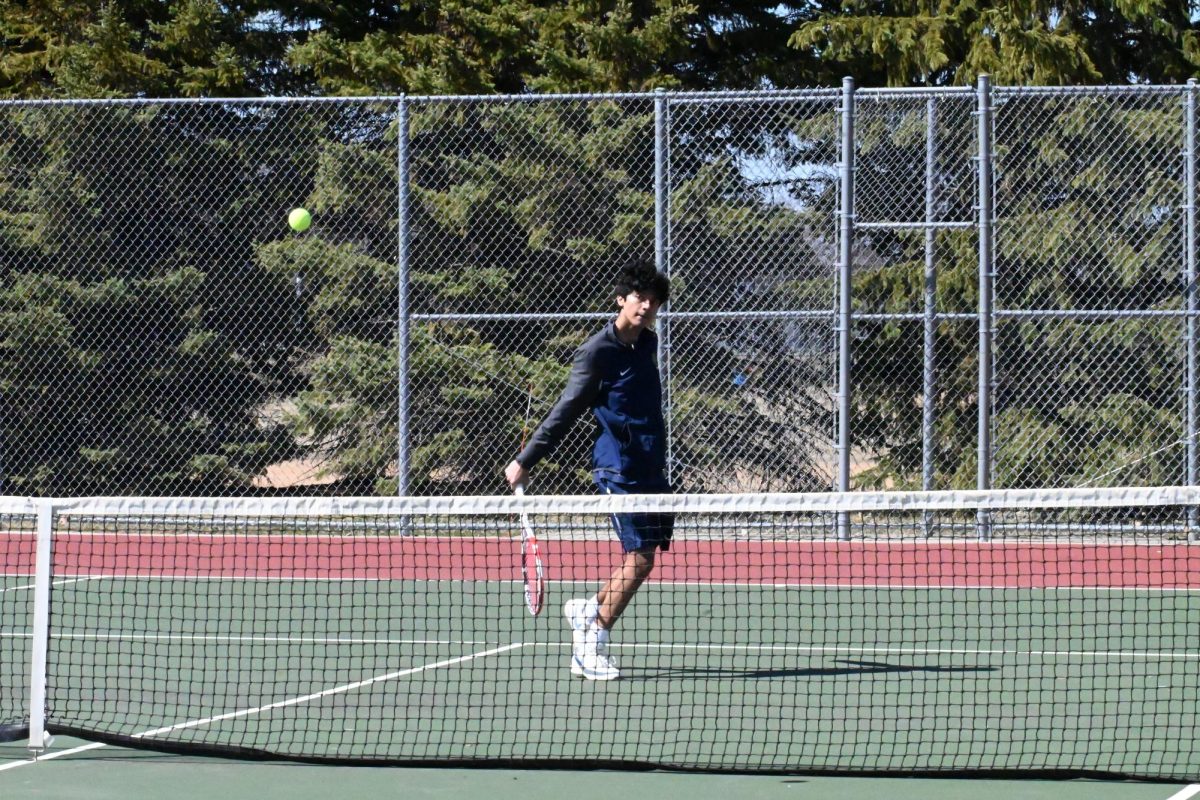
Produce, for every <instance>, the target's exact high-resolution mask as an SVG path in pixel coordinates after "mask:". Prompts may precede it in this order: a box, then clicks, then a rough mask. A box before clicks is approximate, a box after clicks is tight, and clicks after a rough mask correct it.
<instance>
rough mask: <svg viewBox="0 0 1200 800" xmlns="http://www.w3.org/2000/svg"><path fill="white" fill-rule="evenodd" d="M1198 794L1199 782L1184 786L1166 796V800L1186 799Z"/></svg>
mask: <svg viewBox="0 0 1200 800" xmlns="http://www.w3.org/2000/svg"><path fill="white" fill-rule="evenodd" d="M1197 794H1200V783H1193V784H1192V785H1191V786H1185V787H1183V788H1182V789H1180V790H1179V791H1178V792H1176V793H1175V794H1173V795H1171V796H1170V797H1168V798H1167V800H1187V798H1189V797H1194V796H1195V795H1197Z"/></svg>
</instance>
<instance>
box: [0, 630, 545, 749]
mask: <svg viewBox="0 0 1200 800" xmlns="http://www.w3.org/2000/svg"><path fill="white" fill-rule="evenodd" d="M524 646H525V644H524V643H523V642H513V643H512V644H507V645H504V646H503V647H493V648H492V649H490V650H481V651H480V652H478V653H470V654H469V655H465V656H459V657H457V658H448V659H446V660H444V661H435V662H434V663H432V664H423V665H421V666H419V667H411V668H409V669H402V670H399V671H397V672H389V673H387V674H386V675H376V676H375V677H374V678H367V679H366V680H363V681H355V682H354V683H347V684H345V685H344V686H336V687H334V688H332V689H325V690H324V691H320V692H313V693H312V694H306V695H304V696H303V697H292V698H289V699H287V700H280V701H279V702H276V703H269V704H267V705H265V706H259V707H258V708H246V709H242V710H240V711H231V712H229V713H228V714H218V715H216V716H213V717H205V718H203V719H193V720H189V721H187V722H180V723H177V724H175V725H167V726H166V727H163V728H155V729H154V730H149V731H142V732H141V733H135V734H133V736H131V737H130V738H132V739H148V738H151V737H154V736H160V735H162V734H164V733H171V732H172V731H181V730H185V729H187V728H198V727H200V726H201V725H209V724H211V723H213V722H221V721H222V720H227V719H236V718H238V717H248V716H251V715H253V714H261V713H262V712H264V711H271V710H274V709H276V708H285V707H287V706H295V705H300V704H301V703H307V702H309V701H311V700H319V699H321V698H322V697H329V696H331V695H335V694H345V693H346V692H351V691H354V690H355V689H361V688H363V687H364V686H371V685H372V684H376V683H382V682H384V681H390V680H395V679H396V678H403V677H406V676H408V675H416V674H417V673H419V672H425V671H426V670H431V669H440V668H441V667H450V666H453V665H455V664H461V663H463V662H465V661H472V660H474V659H476V658H485V657H487V656H494V655H497V654H499V653H506V652H508V651H509V650H516V649H517V648H520V647H524ZM98 747H104V743H103V742H93V743H92V744H87V745H83V746H82V747H74V748H71V749H70V750H60V751H59V752H57V753H49V754H47V755H43V756H40V757H38V758H37V759H36V760H35V759H30V760H27V761H16V762H13V763H11V764H4V765H0V770H6V769H15V768H16V767H24V766H28V765H29V764H36V763H37V762H38V761H49V760H50V759H52V758H61V757H63V756H68V755H73V754H75V753H82V752H83V751H85V750H95V749H96V748H98Z"/></svg>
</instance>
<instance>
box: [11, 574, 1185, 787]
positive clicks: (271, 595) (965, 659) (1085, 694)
mask: <svg viewBox="0 0 1200 800" xmlns="http://www.w3.org/2000/svg"><path fill="white" fill-rule="evenodd" d="M20 585H24V584H21V583H20V582H19V581H18V580H17V579H14V578H12V577H10V578H8V579H6V583H5V587H6V588H8V589H13V588H14V587H15V586H20ZM570 588H571V589H574V587H570ZM567 589H568V587H566V586H563V585H561V584H559V585H554V586H553V587H552V593H551V597H550V607H549V610H548V611H547V612H546V613H545V614H544V615H543V616H542V617H541V618H538V619H533V618H531V617H529V616H528V615H527V614H524V613H523V611H522V606H521V601H520V597H519V591H518V587H517V586H515V585H513V584H511V583H503V582H482V581H437V582H430V581H379V580H376V581H356V580H329V581H321V580H305V581H296V580H288V579H278V580H217V579H200V580H188V579H170V580H163V579H129V578H103V577H101V578H94V579H84V580H79V579H74V580H70V581H63V582H62V583H61V585H58V586H56V587H55V588H54V598H55V606H54V607H55V618H54V619H53V620H52V629H53V630H54V631H55V633H54V634H53V637H52V640H51V643H50V651H51V657H50V663H51V665H52V667H51V673H50V676H49V682H48V683H49V687H48V693H49V697H50V707H51V709H52V713H51V716H50V718H49V724H50V726H51V727H52V728H53V729H57V730H59V731H80V732H82V731H102V732H103V734H104V735H105V736H109V737H118V738H122V737H130V738H132V739H139V738H141V739H154V740H155V741H156V742H159V743H164V742H165V743H171V744H174V745H182V744H189V743H192V744H198V745H201V746H204V747H210V748H212V747H216V748H221V747H228V748H231V749H234V750H237V749H243V748H251V749H256V750H262V751H266V752H273V753H279V754H284V755H289V756H298V757H306V756H309V757H318V758H337V757H339V756H344V757H355V758H362V757H366V758H369V759H379V760H385V761H390V760H400V759H415V760H417V761H425V760H428V761H433V760H439V761H440V760H445V759H450V760H456V759H466V760H474V759H493V760H495V759H498V760H500V761H506V760H526V759H546V760H550V761H554V760H564V757H563V754H570V756H571V758H574V759H576V760H579V761H583V760H587V761H590V762H592V763H594V764H605V763H613V764H616V763H624V762H638V763H642V764H646V763H649V764H657V765H662V766H695V765H704V766H707V767H712V768H726V769H738V768H751V767H753V768H758V769H761V768H764V767H765V768H768V769H781V770H786V769H794V768H797V767H799V768H801V769H817V770H821V769H830V770H832V769H837V770H906V771H939V770H963V769H982V770H988V769H1005V770H1009V769H1022V770H1039V769H1043V770H1044V769H1056V768H1059V765H1061V764H1063V763H1069V764H1071V765H1072V766H1071V768H1072V769H1073V770H1075V771H1080V772H1104V773H1110V772H1113V773H1115V772H1124V773H1133V774H1138V773H1149V772H1152V773H1155V774H1178V775H1180V776H1186V775H1188V774H1192V773H1194V771H1195V765H1196V764H1197V763H1200V753H1198V752H1197V750H1198V749H1200V745H1197V743H1196V742H1195V741H1194V738H1193V737H1192V736H1191V735H1190V733H1188V732H1190V731H1193V730H1194V729H1195V725H1196V708H1197V699H1198V697H1197V695H1198V694H1200V693H1198V691H1197V688H1198V687H1200V677H1198V673H1200V670H1198V667H1200V652H1194V651H1187V650H1181V649H1179V648H1178V646H1177V645H1178V643H1180V642H1192V641H1195V631H1196V630H1197V629H1198V628H1197V625H1200V603H1197V598H1196V596H1195V594H1194V593H1191V592H1187V591H1163V590H1151V591H1147V590H1132V589H1122V590H1115V589H1098V588H1081V589H1071V590H1056V589H1028V588H927V589H916V588H912V589H887V588H880V587H824V588H804V587H787V586H750V585H737V586H727V585H703V584H702V585H695V584H688V585H678V584H677V585H670V584H668V585H664V584H650V585H647V586H646V587H645V588H644V589H643V591H642V593H640V594H639V596H638V598H637V600H636V601H635V603H634V605H633V606H632V607H631V610H630V612H629V613H628V614H627V615H626V617H625V619H624V620H623V621H622V623H621V626H620V628H619V630H618V632H617V635H616V636H615V637H614V641H615V642H616V644H615V646H614V652H615V653H616V655H617V657H618V659H619V661H620V663H621V665H622V669H623V678H622V680H620V681H617V682H612V683H607V684H604V683H589V682H583V681H580V680H579V679H574V678H572V677H571V675H570V674H569V672H568V669H567V667H568V656H569V651H570V647H569V634H568V631H567V629H566V626H565V624H564V623H563V621H562V620H561V618H560V617H559V616H558V615H557V608H558V606H559V605H560V603H561V600H562V599H564V598H565V597H567V596H569V592H568V591H567ZM20 593H21V590H19V589H18V590H16V591H10V592H6V593H5V595H4V596H5V597H6V598H7V597H10V596H12V595H18V596H19V595H20ZM298 597H303V598H305V603H304V605H303V606H301V605H297V604H295V603H294V602H293V600H294V599H295V598H298ZM14 605H15V604H13V603H11V602H7V601H6V604H5V606H4V609H5V617H6V618H5V619H4V620H3V631H4V636H5V637H6V638H7V639H10V640H15V641H17V642H18V643H19V642H21V641H23V640H24V637H25V636H26V635H27V634H26V632H25V631H24V629H23V628H22V627H21V626H20V625H19V624H16V623H17V621H16V620H15V619H14V618H13V613H12V611H11V610H10V609H12V608H13V607H14ZM451 629H452V630H454V631H455V636H454V637H453V638H448V637H446V635H445V631H446V630H451ZM6 646H8V647H10V648H11V647H12V643H11V642H10V643H9V644H8V645H6ZM24 671H25V664H24V663H14V662H6V663H5V664H4V674H3V676H2V678H3V681H4V685H5V686H14V685H23V684H24V677H23V675H24ZM948 723H951V724H948Z"/></svg>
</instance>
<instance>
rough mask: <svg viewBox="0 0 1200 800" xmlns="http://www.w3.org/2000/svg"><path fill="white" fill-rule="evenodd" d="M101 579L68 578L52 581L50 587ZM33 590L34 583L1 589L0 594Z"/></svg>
mask: <svg viewBox="0 0 1200 800" xmlns="http://www.w3.org/2000/svg"><path fill="white" fill-rule="evenodd" d="M100 578H101V576H98V575H88V576H86V577H82V578H67V579H65V580H60V581H51V582H50V585H51V586H66V585H67V584H68V583H83V582H84V581H95V580H100ZM33 588H35V584H32V583H31V584H28V585H26V586H9V587H8V588H7V589H0V594H4V593H5V592H17V591H21V590H23V589H26V590H27V589H33Z"/></svg>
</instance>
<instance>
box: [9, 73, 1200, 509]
mask: <svg viewBox="0 0 1200 800" xmlns="http://www.w3.org/2000/svg"><path fill="white" fill-rule="evenodd" d="M1194 91H1195V89H1194V88H1188V87H1144V88H1138V89H1129V88H1127V87H1126V88H1110V89H1092V90H1088V91H1078V92H1071V91H1063V90H1052V89H1005V88H997V89H995V90H994V92H993V93H992V94H991V106H990V107H989V108H986V109H985V108H982V107H981V101H980V99H979V95H977V93H976V92H974V91H972V90H970V89H965V90H950V91H945V90H942V91H926V92H919V91H911V90H906V91H887V90H862V91H858V92H856V93H854V95H853V104H852V106H851V109H850V113H851V114H852V116H853V122H854V134H855V136H854V141H853V142H850V143H847V142H844V141H842V140H841V131H842V121H843V111H842V102H843V97H842V93H841V92H839V91H826V90H817V91H805V92H773V93H772V92H763V93H746V94H712V95H705V94H671V93H658V94H656V95H607V96H580V97H554V98H486V99H485V98H371V99H340V100H322V101H318V100H295V101H286V102H285V101H267V100H257V101H255V100H248V101H219V102H216V101H195V102H192V101H188V102H176V101H145V102H87V101H77V102H55V103H38V102H11V103H4V104H0V406H2V407H0V436H2V439H0V491H3V492H4V493H9V494H28V495H57V494H61V495H68V494H141V495H144V494H245V493H252V492H263V493H271V492H286V493H294V492H296V491H307V492H321V493H326V492H329V493H343V494H344V493H368V494H371V493H383V494H389V493H394V492H396V491H404V492H408V493H412V494H485V493H492V492H496V491H501V490H502V489H503V480H502V477H501V471H502V469H503V467H504V464H505V463H506V462H507V461H508V460H509V459H511V457H512V456H513V454H515V452H516V451H517V449H518V448H519V446H520V441H521V438H522V435H523V433H525V432H527V430H528V429H529V428H530V427H531V426H534V425H536V424H537V422H538V421H539V420H540V419H541V418H542V417H543V416H544V415H545V414H546V413H547V412H548V410H549V408H550V407H551V406H552V405H553V403H554V401H555V400H556V398H557V395H558V392H559V391H560V390H561V388H562V386H563V385H564V383H565V380H566V375H567V372H568V369H569V365H570V361H571V353H572V351H573V350H574V348H575V347H576V346H578V345H579V344H580V343H581V342H582V341H583V340H584V339H586V338H587V336H589V335H590V334H591V333H592V332H594V331H595V330H596V329H598V328H599V327H600V326H601V325H602V324H603V323H604V321H605V320H606V319H607V318H608V317H609V316H610V315H611V314H612V313H613V310H614V308H615V304H614V303H613V299H612V297H611V295H612V294H613V292H612V288H611V282H612V279H613V277H614V275H615V271H616V269H617V267H618V266H619V264H620V263H621V262H622V261H624V260H626V259H627V258H629V257H631V256H636V257H644V258H651V259H655V260H656V261H657V263H658V264H659V265H660V267H661V268H663V269H664V270H666V271H667V272H668V273H669V274H670V275H671V279H672V284H673V296H672V300H671V303H670V305H669V307H668V308H667V310H666V311H665V312H664V313H663V314H662V315H661V317H660V321H659V333H660V339H661V342H662V349H661V351H660V369H661V370H662V373H663V377H664V386H665V388H666V394H665V397H666V403H667V420H668V426H669V439H670V454H669V457H670V469H671V472H672V475H671V477H672V479H673V481H674V483H675V484H676V485H677V486H678V487H680V488H681V489H683V490H685V491H690V492H714V491H715V492H726V491H799V490H819V489H826V488H829V487H830V486H831V485H834V483H835V481H836V476H837V474H838V470H839V453H840V452H841V450H840V444H841V442H839V439H838V431H839V415H841V414H848V415H849V419H850V422H851V424H850V427H849V430H850V439H849V442H848V443H847V444H848V452H849V453H850V456H849V458H850V461H851V464H850V472H851V475H852V481H851V485H852V486H853V487H855V488H867V487H876V488H889V487H897V488H899V487H912V488H920V487H923V488H931V489H942V488H971V487H974V486H976V484H977V482H978V480H979V479H978V472H977V465H978V463H979V461H978V460H979V458H980V457H981V456H982V457H983V458H986V459H988V463H989V464H990V465H991V467H992V470H991V479H992V483H993V485H994V486H996V487H998V488H1006V487H1032V486H1042V485H1132V484H1174V483H1184V482H1188V481H1190V480H1193V479H1194V477H1195V472H1196V470H1195V462H1196V453H1195V447H1194V438H1195V419H1194V417H1195V414H1194V411H1193V409H1194V408H1195V395H1196V387H1195V385H1194V383H1195V357H1196V356H1195V354H1196V342H1195V341H1194V337H1195V326H1194V324H1192V325H1189V323H1188V320H1189V313H1192V314H1193V315H1194V305H1195V299H1194V297H1189V292H1191V291H1193V286H1192V284H1191V282H1190V281H1189V276H1193V277H1194V263H1195V262H1194V258H1195V250H1196V248H1195V241H1194V239H1195V226H1194V214H1195V209H1194V208H1193V205H1194V201H1189V197H1191V198H1194V190H1195V186H1194V184H1195V178H1194V174H1195V169H1194V153H1195V142H1194V141H1193V138H1194V135H1195V133H1194V127H1195V126H1194V117H1195V110H1194V97H1193V96H1192V93H1194ZM981 120H984V124H990V125H991V127H990V129H989V130H990V132H991V134H992V147H991V149H990V150H988V151H986V152H984V151H981V149H980V141H981V138H980V128H979V126H980V121H981ZM846 159H850V161H851V163H852V166H853V175H854V197H853V202H854V205H853V208H852V209H846V208H842V207H841V206H840V188H841V183H840V182H841V180H842V174H843V172H842V170H841V169H840V168H841V166H842V164H843V162H844V161H845V160H846ZM981 165H982V167H985V168H986V169H987V172H986V173H984V174H985V175H990V176H991V181H990V183H989V184H988V185H987V186H985V187H983V188H982V189H981V183H980V174H981V173H980V170H981ZM981 190H982V191H986V192H987V193H988V199H994V205H993V206H992V207H993V209H994V212H993V219H992V220H990V221H991V222H992V223H993V227H994V231H995V238H994V241H995V244H994V252H993V253H984V254H981V253H980V234H979V223H980V220H979V213H978V209H979V208H980V206H981V201H982V199H983V198H981V196H980V192H981ZM297 206H303V207H306V208H308V209H310V210H311V211H312V212H313V217H314V220H315V222H314V224H313V227H312V228H311V229H309V230H308V231H306V232H304V233H299V234H297V233H294V232H291V231H289V230H288V229H287V227H286V223H285V219H286V216H287V212H288V211H289V209H291V208H293V207H297ZM847 214H852V218H851V222H852V224H851V228H850V229H851V230H852V234H853V240H852V246H851V247H850V248H849V252H850V259H849V261H850V263H848V264H847V263H843V259H842V258H841V257H840V255H839V253H840V252H841V250H840V247H839V235H840V234H839V220H841V219H844V218H845V215H847ZM983 271H987V272H988V274H991V273H992V272H994V275H995V283H994V287H995V288H994V296H993V297H991V298H990V299H991V301H992V303H991V307H992V309H993V311H992V313H991V315H990V316H988V315H985V316H987V319H986V320H981V319H980V318H979V308H980V305H981V297H980V286H981V281H980V276H981V272H983ZM847 272H849V274H850V278H849V280H850V281H851V290H852V298H853V303H852V313H851V320H852V321H851V327H850V330H851V334H852V335H851V337H850V347H851V351H852V352H851V359H850V363H851V365H852V366H851V369H852V373H851V392H850V396H849V398H847V399H846V401H845V402H844V404H843V403H842V402H841V398H839V396H838V394H839V393H838V385H839V375H838V364H839V337H838V333H837V331H838V330H839V325H840V324H842V320H841V319H839V314H838V308H837V298H838V293H839V285H840V281H841V280H843V279H844V276H845V275H846V274H847ZM1189 309H1191V312H1189ZM985 322H986V324H985ZM981 340H982V342H983V346H982V350H981ZM980 352H984V353H986V354H987V356H986V357H987V358H988V360H989V364H990V366H991V368H992V369H993V373H992V375H991V381H990V383H988V385H987V387H986V389H985V392H984V393H983V395H982V397H983V400H984V408H983V409H981V408H980V398H981V394H980V385H979V384H980V381H979V373H980V364H979V353H980ZM981 411H982V412H984V413H981ZM981 420H983V421H982V422H981ZM982 428H986V430H987V431H988V433H989V434H990V435H991V442H990V444H989V443H988V442H986V441H984V440H983V438H982V436H981V429H982ZM588 452H589V430H588V426H587V424H586V423H581V424H580V425H579V426H578V427H577V429H576V430H575V432H574V433H573V434H572V436H571V437H570V438H569V440H568V441H567V442H566V443H565V444H564V446H563V447H562V448H560V450H559V451H558V452H556V453H555V454H554V455H553V457H552V458H551V459H550V460H549V461H548V462H547V463H545V464H543V465H542V466H541V467H540V468H539V470H538V473H537V476H536V477H537V486H536V490H537V491H539V492H542V493H576V492H587V491H589V477H588V472H589V458H588Z"/></svg>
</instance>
